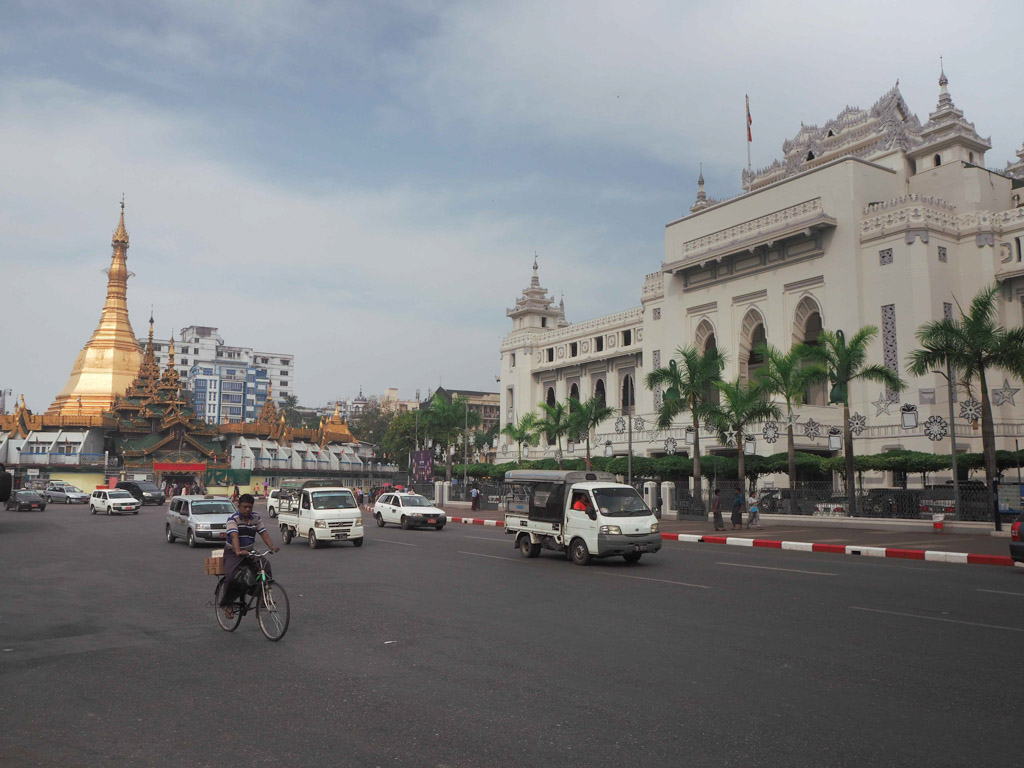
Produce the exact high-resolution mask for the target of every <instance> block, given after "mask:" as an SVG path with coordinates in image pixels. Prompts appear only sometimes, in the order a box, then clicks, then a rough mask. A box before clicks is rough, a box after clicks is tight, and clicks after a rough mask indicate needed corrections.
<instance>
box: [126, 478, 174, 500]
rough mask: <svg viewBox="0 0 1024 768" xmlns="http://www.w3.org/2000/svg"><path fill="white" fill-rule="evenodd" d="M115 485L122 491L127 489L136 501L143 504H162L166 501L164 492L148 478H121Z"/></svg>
mask: <svg viewBox="0 0 1024 768" xmlns="http://www.w3.org/2000/svg"><path fill="white" fill-rule="evenodd" d="M117 487H118V488H119V489H120V490H122V491H128V493H130V494H131V495H132V496H134V497H135V500H136V501H140V502H142V505H143V506H145V505H146V504H158V505H163V503H164V502H165V501H167V497H166V496H164V492H163V491H161V490H160V488H159V487H158V486H156V485H155V484H153V483H151V482H149V481H148V480H122V481H121V482H119V483H118V484H117Z"/></svg>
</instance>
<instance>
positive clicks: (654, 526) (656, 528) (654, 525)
mask: <svg viewBox="0 0 1024 768" xmlns="http://www.w3.org/2000/svg"><path fill="white" fill-rule="evenodd" d="M660 530H661V526H659V525H658V524H657V523H651V533H657V532H658V531H660Z"/></svg>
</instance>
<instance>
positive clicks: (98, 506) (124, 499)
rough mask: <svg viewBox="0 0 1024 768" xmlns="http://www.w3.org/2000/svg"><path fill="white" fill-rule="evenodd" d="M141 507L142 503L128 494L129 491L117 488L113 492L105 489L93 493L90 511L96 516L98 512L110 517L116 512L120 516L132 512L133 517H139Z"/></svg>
mask: <svg viewBox="0 0 1024 768" xmlns="http://www.w3.org/2000/svg"><path fill="white" fill-rule="evenodd" d="M141 506H142V503H141V502H140V501H138V500H137V499H136V498H135V497H134V496H132V495H131V494H130V493H128V491H122V490H119V489H116V488H115V489H113V490H111V489H108V488H104V489H102V490H98V491H93V492H92V497H91V498H90V499H89V511H90V512H92V514H94V515H95V514H96V513H97V512H104V513H106V514H108V515H112V514H114V513H115V512H116V513H118V514H122V513H125V512H131V513H132V514H133V515H137V514H139V507H141Z"/></svg>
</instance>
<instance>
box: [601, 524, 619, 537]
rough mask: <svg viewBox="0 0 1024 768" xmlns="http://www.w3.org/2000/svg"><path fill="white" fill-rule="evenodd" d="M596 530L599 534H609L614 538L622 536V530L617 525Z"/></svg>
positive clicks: (603, 526) (604, 526)
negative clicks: (614, 536)
mask: <svg viewBox="0 0 1024 768" xmlns="http://www.w3.org/2000/svg"><path fill="white" fill-rule="evenodd" d="M598 530H599V532H600V533H610V534H613V535H616V536H620V535H622V529H621V528H619V526H617V525H602V526H601V527H600V528H599V529H598Z"/></svg>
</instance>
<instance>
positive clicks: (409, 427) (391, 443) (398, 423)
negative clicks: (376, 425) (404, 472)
mask: <svg viewBox="0 0 1024 768" xmlns="http://www.w3.org/2000/svg"><path fill="white" fill-rule="evenodd" d="M380 446H381V449H382V450H383V451H384V453H386V454H387V455H388V456H391V457H392V458H393V460H394V461H395V463H396V464H398V466H399V467H401V468H402V469H408V468H409V455H410V454H411V453H412V452H413V451H414V450H416V412H414V411H406V412H405V413H398V414H395V417H394V418H393V419H391V423H390V424H389V425H388V430H387V432H385V433H384V438H383V439H382V440H381V443H380Z"/></svg>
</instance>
